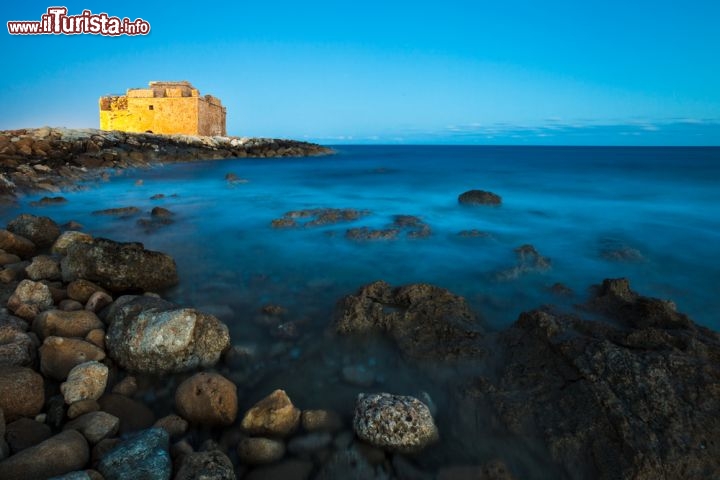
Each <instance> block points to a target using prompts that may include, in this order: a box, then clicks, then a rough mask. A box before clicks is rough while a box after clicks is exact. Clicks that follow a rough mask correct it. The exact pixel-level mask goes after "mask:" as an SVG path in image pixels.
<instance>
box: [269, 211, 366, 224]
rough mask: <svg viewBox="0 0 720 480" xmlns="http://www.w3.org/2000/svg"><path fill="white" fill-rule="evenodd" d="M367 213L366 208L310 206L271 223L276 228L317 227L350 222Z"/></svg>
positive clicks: (286, 214) (288, 213)
mask: <svg viewBox="0 0 720 480" xmlns="http://www.w3.org/2000/svg"><path fill="white" fill-rule="evenodd" d="M367 215H370V212H369V211H368V210H356V209H354V208H311V209H307V210H293V211H290V212H287V213H285V215H283V216H282V217H281V218H277V219H275V220H273V221H272V222H271V225H272V226H273V227H276V228H282V227H295V226H303V227H319V226H323V225H333V224H336V223H340V222H352V221H354V220H357V219H359V218H362V217H365V216H367Z"/></svg>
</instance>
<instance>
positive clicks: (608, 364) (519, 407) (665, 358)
mask: <svg viewBox="0 0 720 480" xmlns="http://www.w3.org/2000/svg"><path fill="white" fill-rule="evenodd" d="M586 308H587V309H589V310H592V311H593V312H594V313H600V314H603V315H606V316H607V317H608V318H609V320H610V321H609V322H603V321H588V320H583V319H582V318H579V317H578V316H576V315H564V314H561V313H557V312H553V311H552V310H535V311H532V312H528V313H524V314H522V315H520V317H519V318H518V321H517V322H516V323H515V324H514V325H513V327H512V328H511V329H509V330H507V331H505V332H502V334H501V335H500V338H499V339H498V349H500V348H502V349H503V352H504V354H503V355H502V356H500V357H499V358H498V363H497V365H499V366H500V369H499V371H498V372H497V375H498V377H497V378H494V377H489V378H485V377H479V378H476V379H475V380H474V381H473V382H470V383H468V384H467V385H466V386H465V387H464V388H463V390H462V392H461V398H462V400H463V402H462V403H460V404H459V405H458V408H462V410H463V411H464V412H465V414H466V415H469V416H470V417H473V416H474V415H478V414H479V415H485V416H486V417H485V420H484V421H483V422H482V423H483V424H499V425H503V426H504V427H505V428H507V429H508V430H509V431H510V433H511V434H513V435H518V436H520V437H530V436H533V435H534V436H536V437H537V436H539V437H540V439H541V440H542V441H543V442H544V444H545V445H546V446H547V451H548V452H549V456H550V457H551V459H552V460H553V461H554V462H556V463H557V464H558V465H559V466H560V467H561V468H562V470H563V471H564V472H566V475H567V476H568V477H570V478H643V479H644V478H647V479H650V478H663V477H665V478H703V477H706V476H707V473H708V472H715V471H720V470H719V469H720V460H719V459H720V444H718V442H714V441H709V440H708V439H713V438H718V435H720V419H718V416H717V412H718V411H719V409H720V395H718V392H720V390H718V385H720V336H719V335H718V334H717V333H715V332H712V331H710V330H708V329H705V328H703V327H699V326H697V325H695V324H694V323H692V322H691V321H690V320H689V319H688V318H687V317H686V316H685V315H683V314H681V313H678V312H677V311H675V309H674V307H673V306H672V305H671V304H669V302H665V301H662V300H658V299H652V298H648V297H643V296H640V295H638V294H637V293H635V292H633V291H632V290H631V289H630V286H629V284H628V282H627V281H626V280H625V279H614V280H606V281H604V282H603V284H602V285H600V286H598V287H596V288H595V291H594V297H593V298H592V300H591V301H590V302H589V303H588V305H587V306H586ZM487 408H490V409H491V412H492V416H491V418H487V413H485V414H483V413H479V412H486V411H487ZM476 412H478V413H476ZM466 426H469V425H466ZM459 433H460V434H462V435H463V436H465V435H472V434H473V432H472V431H467V432H459Z"/></svg>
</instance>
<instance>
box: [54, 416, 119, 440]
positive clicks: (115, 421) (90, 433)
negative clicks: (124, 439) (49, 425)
mask: <svg viewBox="0 0 720 480" xmlns="http://www.w3.org/2000/svg"><path fill="white" fill-rule="evenodd" d="M119 428H120V419H119V418H117V417H116V416H115V415H111V414H109V413H107V412H88V413H85V414H83V415H80V416H79V417H77V418H76V419H74V420H71V421H70V422H68V423H66V424H65V426H64V427H63V430H70V429H72V430H77V431H78V432H80V433H82V434H83V436H84V437H85V438H86V439H87V441H88V442H90V444H91V445H95V444H96V443H98V442H100V440H103V439H105V438H109V437H113V436H115V434H116V433H117V432H118V429H119Z"/></svg>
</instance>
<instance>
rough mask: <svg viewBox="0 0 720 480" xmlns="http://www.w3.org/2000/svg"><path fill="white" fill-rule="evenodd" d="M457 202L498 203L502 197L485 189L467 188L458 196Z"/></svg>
mask: <svg viewBox="0 0 720 480" xmlns="http://www.w3.org/2000/svg"><path fill="white" fill-rule="evenodd" d="M458 203H460V204H462V205H500V203H502V197H500V195H497V194H495V193H492V192H486V191H485V190H468V191H467V192H464V193H461V194H460V195H459V196H458Z"/></svg>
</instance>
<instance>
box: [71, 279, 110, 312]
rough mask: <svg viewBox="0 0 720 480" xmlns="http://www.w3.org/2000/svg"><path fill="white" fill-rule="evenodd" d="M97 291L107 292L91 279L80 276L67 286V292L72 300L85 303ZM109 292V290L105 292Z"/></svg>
mask: <svg viewBox="0 0 720 480" xmlns="http://www.w3.org/2000/svg"><path fill="white" fill-rule="evenodd" d="M96 292H105V289H103V288H102V287H100V286H99V285H96V284H94V283H93V282H91V281H90V280H85V279H83V278H79V279H77V280H74V281H72V282H70V283H69V284H68V286H67V294H68V297H70V298H71V299H72V300H75V301H78V302H80V303H82V304H83V305H85V304H86V303H87V301H88V300H90V297H91V296H92V295H93V294H94V293H96ZM105 293H107V292H105Z"/></svg>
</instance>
